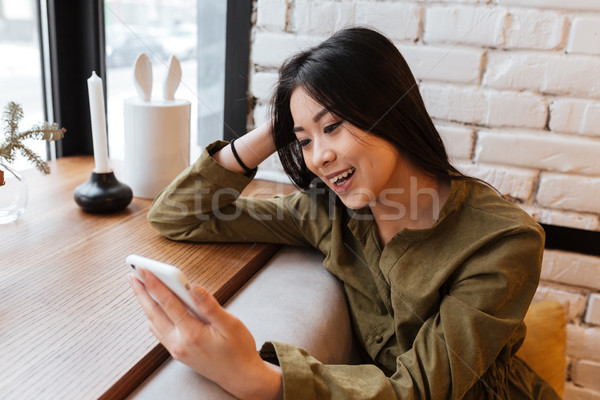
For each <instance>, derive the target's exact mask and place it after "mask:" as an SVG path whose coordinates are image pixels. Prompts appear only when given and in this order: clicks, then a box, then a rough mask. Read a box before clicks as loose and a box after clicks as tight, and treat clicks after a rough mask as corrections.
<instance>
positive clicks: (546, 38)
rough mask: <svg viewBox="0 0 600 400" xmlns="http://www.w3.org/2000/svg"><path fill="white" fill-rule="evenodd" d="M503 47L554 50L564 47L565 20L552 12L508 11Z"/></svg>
mask: <svg viewBox="0 0 600 400" xmlns="http://www.w3.org/2000/svg"><path fill="white" fill-rule="evenodd" d="M508 18H509V19H508V22H507V26H506V32H505V35H506V43H505V47H508V48H515V49H541V50H555V49H558V48H560V47H562V46H563V45H564V38H565V31H566V27H567V18H566V17H565V16H564V15H562V14H559V13H557V12H554V11H540V10H531V9H522V8H513V9H509V15H508Z"/></svg>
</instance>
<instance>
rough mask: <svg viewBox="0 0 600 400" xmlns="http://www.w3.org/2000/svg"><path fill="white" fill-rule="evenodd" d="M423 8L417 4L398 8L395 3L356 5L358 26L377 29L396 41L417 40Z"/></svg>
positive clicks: (363, 2) (361, 2) (359, 3)
mask: <svg viewBox="0 0 600 400" xmlns="http://www.w3.org/2000/svg"><path fill="white" fill-rule="evenodd" d="M422 14H423V8H422V7H420V6H419V5H416V4H406V5H405V6H404V7H398V5H397V4H394V3H373V2H372V1H359V2H357V3H356V17H355V22H356V24H357V25H362V26H372V27H376V28H377V29H378V30H379V31H380V32H381V33H383V34H385V35H386V36H387V37H389V38H390V39H395V40H411V41H412V40H416V39H417V38H418V37H419V31H420V27H421V24H420V21H421V16H422Z"/></svg>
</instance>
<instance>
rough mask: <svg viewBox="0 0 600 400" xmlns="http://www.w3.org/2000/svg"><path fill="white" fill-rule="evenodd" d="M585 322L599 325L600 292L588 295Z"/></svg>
mask: <svg viewBox="0 0 600 400" xmlns="http://www.w3.org/2000/svg"><path fill="white" fill-rule="evenodd" d="M585 322H586V323H588V324H594V325H600V294H593V295H591V296H590V300H589V304H588V309H587V314H586V315H585Z"/></svg>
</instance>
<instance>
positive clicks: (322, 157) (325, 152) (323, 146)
mask: <svg viewBox="0 0 600 400" xmlns="http://www.w3.org/2000/svg"><path fill="white" fill-rule="evenodd" d="M333 160H335V152H334V151H333V149H332V148H331V146H329V145H328V144H327V143H323V142H321V143H319V144H318V145H317V146H315V150H314V153H313V165H315V166H316V167H324V166H325V165H327V164H328V163H330V162H331V161H333Z"/></svg>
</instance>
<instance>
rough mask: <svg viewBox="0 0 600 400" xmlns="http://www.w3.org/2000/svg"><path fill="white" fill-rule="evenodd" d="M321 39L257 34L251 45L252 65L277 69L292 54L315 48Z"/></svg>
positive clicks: (283, 34)
mask: <svg viewBox="0 0 600 400" xmlns="http://www.w3.org/2000/svg"><path fill="white" fill-rule="evenodd" d="M322 39H323V38H318V37H308V36H298V35H291V34H286V33H270V32H257V33H256V38H255V39H254V43H253V45H252V55H251V56H252V64H254V65H260V66H263V67H271V68H279V66H280V65H281V64H282V63H283V62H284V61H285V59H286V58H288V57H289V56H291V55H292V54H294V53H296V52H298V51H300V50H302V49H306V48H309V47H311V46H315V45H316V44H318V43H320V42H321V41H322Z"/></svg>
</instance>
